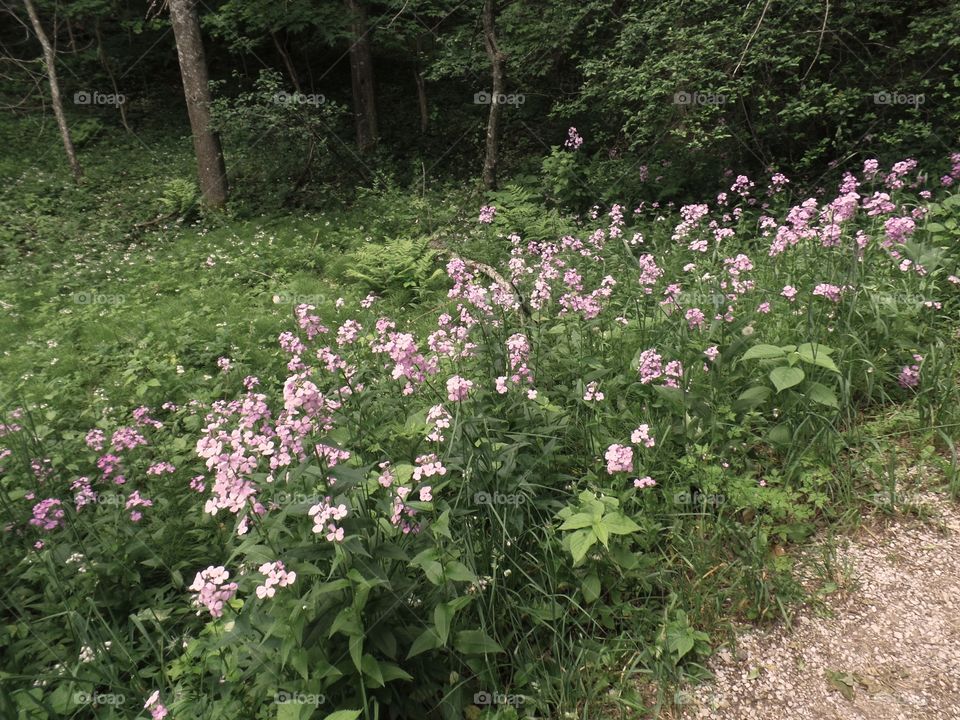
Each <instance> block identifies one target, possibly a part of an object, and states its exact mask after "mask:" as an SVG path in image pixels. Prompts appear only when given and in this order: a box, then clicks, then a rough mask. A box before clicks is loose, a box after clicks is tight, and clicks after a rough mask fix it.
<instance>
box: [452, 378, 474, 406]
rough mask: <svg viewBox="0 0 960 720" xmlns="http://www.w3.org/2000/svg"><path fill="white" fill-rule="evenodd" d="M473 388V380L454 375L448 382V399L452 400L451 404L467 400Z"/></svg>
mask: <svg viewBox="0 0 960 720" xmlns="http://www.w3.org/2000/svg"><path fill="white" fill-rule="evenodd" d="M472 387H473V381H472V380H466V379H464V378H462V377H460V376H459V375H454V376H453V377H451V378H450V379H449V380H447V399H448V400H450V402H460V401H462V400H466V399H467V395H468V394H469V393H470V389H471V388H472Z"/></svg>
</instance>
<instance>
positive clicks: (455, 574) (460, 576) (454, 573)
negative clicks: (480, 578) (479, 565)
mask: <svg viewBox="0 0 960 720" xmlns="http://www.w3.org/2000/svg"><path fill="white" fill-rule="evenodd" d="M444 575H446V578H447V580H449V581H452V582H475V581H476V579H477V576H476V575H474V574H473V573H472V572H470V568H468V567H467V566H466V565H464V564H463V563H462V562H460V561H459V560H453V561H451V562H448V563H447V567H446V568H445V569H444Z"/></svg>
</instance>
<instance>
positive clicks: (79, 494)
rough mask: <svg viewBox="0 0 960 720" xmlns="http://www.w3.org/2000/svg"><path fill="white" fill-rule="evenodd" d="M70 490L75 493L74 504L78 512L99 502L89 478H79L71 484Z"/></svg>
mask: <svg viewBox="0 0 960 720" xmlns="http://www.w3.org/2000/svg"><path fill="white" fill-rule="evenodd" d="M70 489H71V490H74V491H75V494H74V496H73V504H74V506H75V507H76V508H77V510H80V509H81V508H83V507H85V506H87V505H90V504H91V503H95V502H96V501H97V494H96V493H95V492H94V491H93V487H92V486H91V484H90V478H88V477H78V478H77V479H76V480H74V481H73V482H72V483H70Z"/></svg>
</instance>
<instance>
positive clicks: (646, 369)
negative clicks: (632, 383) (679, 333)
mask: <svg viewBox="0 0 960 720" xmlns="http://www.w3.org/2000/svg"><path fill="white" fill-rule="evenodd" d="M639 360H640V364H639V367H638V368H637V370H638V372H639V373H640V383H641V384H642V385H649V384H650V383H652V382H653V381H654V380H658V379H660V378H664V381H663V384H664V385H666V386H667V387H673V388H675V387H679V386H680V384H679V382H677V381H678V380H679V379H680V378H682V377H683V365H682V364H681V363H680V361H679V360H671V361H670V362H668V363H667V364H666V365H664V364H663V357H662V356H661V355H660V353H658V352H657V351H656V350H654V349H653V348H650V349H648V350H644V351H643V352H642V353H640V358H639Z"/></svg>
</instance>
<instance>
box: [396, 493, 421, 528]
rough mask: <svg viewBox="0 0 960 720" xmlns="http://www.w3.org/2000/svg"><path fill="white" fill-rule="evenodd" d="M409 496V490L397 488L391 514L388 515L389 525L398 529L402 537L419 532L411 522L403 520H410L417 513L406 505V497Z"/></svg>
mask: <svg viewBox="0 0 960 720" xmlns="http://www.w3.org/2000/svg"><path fill="white" fill-rule="evenodd" d="M409 494H410V488H408V487H406V486H404V485H401V486H399V487H397V488H396V489H395V491H394V496H393V512H392V513H391V515H390V524H391V525H393V526H394V527H399V528H400V530H401V531H402V532H403V534H404V535H407V534H409V533H411V532H413V533H416V532H419V528H418V527H417V526H416V525H414V524H413V523H411V522H408V521H407V520H406V519H405V518H409V519H410V520H412V519H413V518H414V517H415V516H416V514H417V511H416V509H415V508H412V507H410V506H409V505H407V504H406V502H405V501H406V499H407V496H408V495H409Z"/></svg>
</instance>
